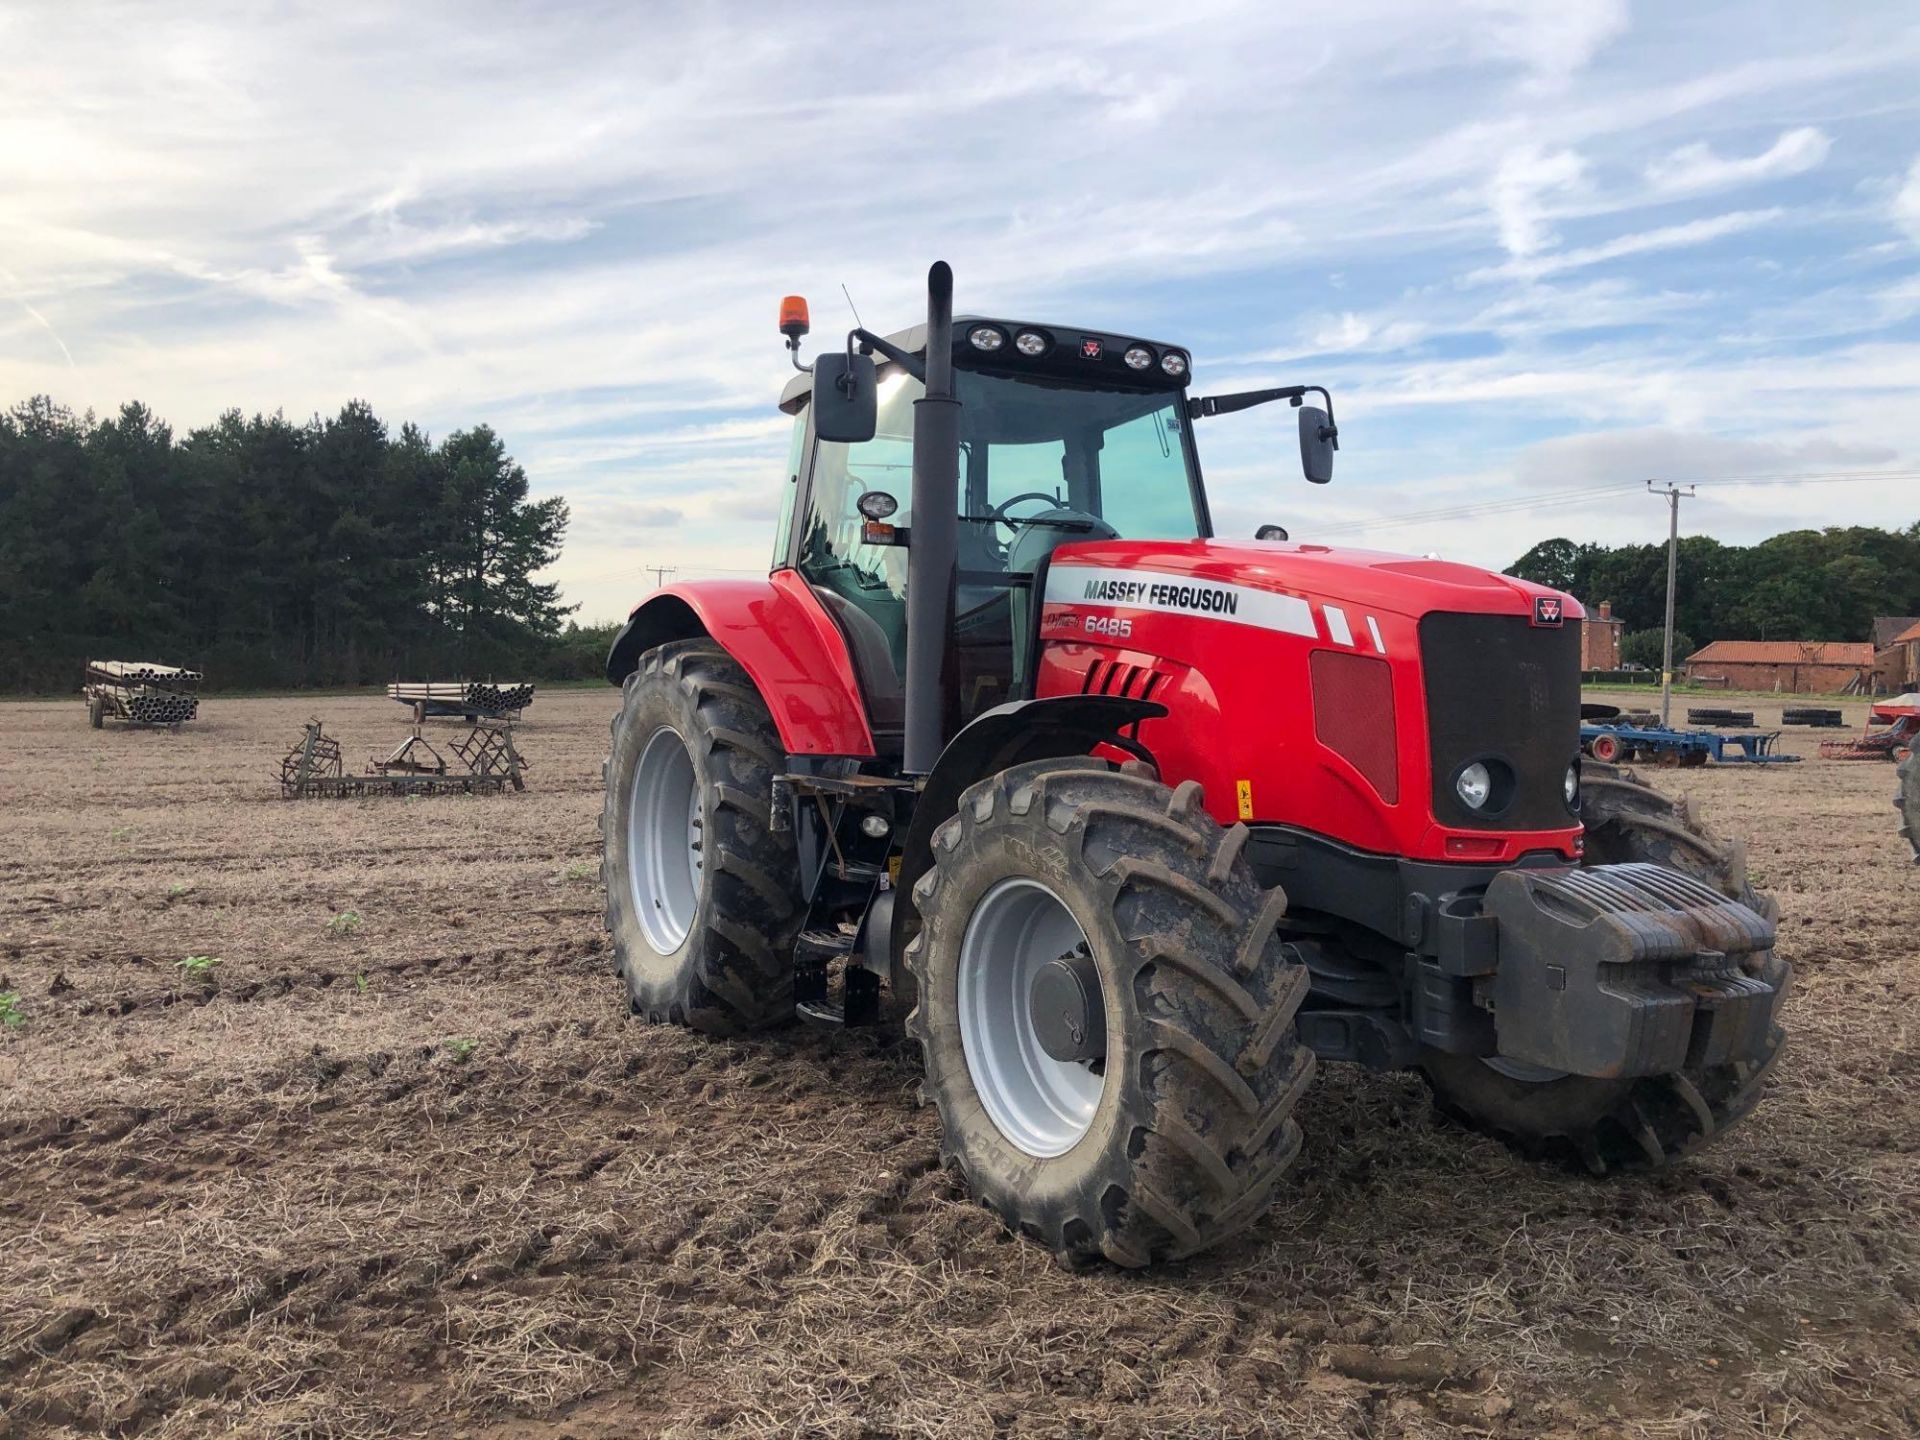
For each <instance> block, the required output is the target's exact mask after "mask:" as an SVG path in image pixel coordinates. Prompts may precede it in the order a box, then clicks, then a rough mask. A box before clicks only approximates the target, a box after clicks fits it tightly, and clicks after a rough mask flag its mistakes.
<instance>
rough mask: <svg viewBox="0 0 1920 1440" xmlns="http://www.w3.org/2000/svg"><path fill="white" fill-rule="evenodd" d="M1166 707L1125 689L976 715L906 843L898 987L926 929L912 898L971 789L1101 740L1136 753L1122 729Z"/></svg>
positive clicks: (930, 779) (928, 791)
mask: <svg viewBox="0 0 1920 1440" xmlns="http://www.w3.org/2000/svg"><path fill="white" fill-rule="evenodd" d="M1166 713H1167V707H1166V706H1164V705H1161V704H1158V703H1156V702H1155V701H1152V700H1134V699H1129V698H1127V697H1125V696H1122V695H1056V696H1051V697H1049V698H1047V699H1044V700H1013V701H1009V702H1008V703H1007V704H1005V705H996V706H994V708H993V709H991V710H988V711H985V712H983V713H982V714H980V715H978V716H976V717H975V718H974V719H973V720H972V721H970V722H969V723H968V724H967V725H966V727H965V728H964V729H962V730H961V731H960V733H959V734H958V735H956V736H954V737H953V739H951V740H949V741H948V742H947V748H946V749H944V750H942V751H941V752H940V758H939V759H938V760H936V761H935V762H934V765H933V769H932V770H931V771H929V772H928V774H927V780H926V784H925V785H924V786H922V787H921V791H920V798H919V800H918V801H917V802H915V804H914V807H913V819H912V821H911V822H909V824H908V825H907V834H906V839H905V841H904V842H903V845H902V850H901V857H900V874H899V876H898V878H897V880H896V882H895V888H896V890H898V891H901V892H904V893H905V895H906V897H907V900H906V903H905V904H895V905H894V907H893V941H892V944H891V945H890V946H889V947H888V951H889V954H890V956H891V957H892V960H893V971H894V977H893V984H894V989H895V991H896V992H899V991H900V989H901V986H902V985H903V984H904V983H906V982H905V980H904V976H903V972H902V969H901V966H900V964H899V957H900V956H901V955H902V954H904V953H905V951H906V948H907V944H908V942H909V941H911V940H912V939H913V937H914V936H915V935H917V934H918V933H919V931H920V913H919V911H917V910H915V909H914V907H913V899H912V897H913V886H914V882H915V881H917V880H918V879H919V878H920V877H921V876H922V875H924V874H926V873H927V871H928V870H930V869H932V868H933V832H934V831H935V830H937V829H939V828H940V826H941V825H942V824H944V823H945V822H946V821H947V820H948V819H949V818H950V817H951V816H952V815H953V814H954V812H955V811H957V810H958V809H959V808H960V796H961V794H962V793H963V792H964V791H965V790H966V788H967V787H968V786H969V785H972V784H973V783H974V782H975V781H977V780H983V779H985V778H986V777H987V776H989V775H993V774H997V773H998V772H1000V771H1002V770H1005V769H1007V768H1008V767H1009V766H1012V765H1020V764H1024V763H1025V762H1026V761H1029V760H1052V759H1063V758H1065V757H1067V756H1072V755H1086V754H1089V753H1091V752H1092V751H1093V749H1094V747H1095V746H1098V745H1111V746H1115V747H1116V748H1118V749H1120V750H1123V751H1126V752H1127V753H1129V754H1132V753H1135V752H1140V745H1139V742H1138V741H1136V740H1133V739H1130V738H1129V737H1127V736H1126V735H1125V734H1123V733H1122V732H1124V731H1125V730H1127V729H1129V728H1131V727H1132V726H1135V725H1138V724H1139V723H1140V722H1141V721H1142V720H1155V719H1158V718H1159V717H1160V716H1162V715H1165V714H1166ZM1140 753H1144V752H1140Z"/></svg>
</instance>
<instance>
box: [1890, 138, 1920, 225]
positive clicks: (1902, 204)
mask: <svg viewBox="0 0 1920 1440" xmlns="http://www.w3.org/2000/svg"><path fill="white" fill-rule="evenodd" d="M1893 221H1894V224H1896V225H1898V226H1899V227H1900V228H1901V229H1902V230H1905V231H1906V232H1907V234H1909V235H1911V236H1912V237H1913V238H1914V240H1915V241H1916V242H1920V158H1916V159H1915V160H1914V162H1913V165H1912V167H1911V168H1910V169H1909V170H1908V171H1907V180H1906V183H1905V184H1904V185H1902V186H1901V187H1900V189H1899V190H1898V191H1897V192H1896V193H1895V194H1894V197H1893Z"/></svg>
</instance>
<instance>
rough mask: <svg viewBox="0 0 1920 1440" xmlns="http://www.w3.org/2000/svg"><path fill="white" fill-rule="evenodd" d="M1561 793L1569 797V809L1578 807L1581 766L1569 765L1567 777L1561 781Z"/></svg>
mask: <svg viewBox="0 0 1920 1440" xmlns="http://www.w3.org/2000/svg"><path fill="white" fill-rule="evenodd" d="M1560 793H1561V794H1563V795H1565V796H1566V797H1567V809H1569V810H1572V809H1576V808H1577V807H1578V806H1579V804H1580V767H1579V766H1578V765H1569V766H1567V774H1566V778H1565V779H1564V780H1562V781H1561V782H1560Z"/></svg>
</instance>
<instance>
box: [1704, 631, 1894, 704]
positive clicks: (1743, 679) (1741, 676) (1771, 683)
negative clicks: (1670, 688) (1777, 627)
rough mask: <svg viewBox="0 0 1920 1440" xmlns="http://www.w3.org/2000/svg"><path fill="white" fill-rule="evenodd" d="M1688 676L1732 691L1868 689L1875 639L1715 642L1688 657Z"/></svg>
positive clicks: (1832, 692) (1817, 692)
mask: <svg viewBox="0 0 1920 1440" xmlns="http://www.w3.org/2000/svg"><path fill="white" fill-rule="evenodd" d="M1685 674H1686V678H1687V679H1689V680H1692V681H1695V682H1701V683H1706V684H1721V685H1725V686H1726V687H1727V688H1728V689H1729V690H1779V691H1783V692H1786V693H1789V694H1795V695H1836V694H1838V693H1839V692H1841V691H1842V690H1845V689H1846V688H1847V687H1848V686H1850V685H1851V686H1856V687H1859V688H1865V687H1866V686H1867V685H1868V684H1869V683H1870V682H1871V679H1872V675H1873V642H1871V641H1869V640H1861V641H1859V642H1857V643H1856V642H1854V641H1850V640H1716V641H1714V642H1713V643H1712V644H1711V645H1708V646H1707V647H1706V648H1704V649H1701V650H1696V651H1694V652H1693V654H1691V655H1689V656H1688V657H1687V662H1686V666H1685Z"/></svg>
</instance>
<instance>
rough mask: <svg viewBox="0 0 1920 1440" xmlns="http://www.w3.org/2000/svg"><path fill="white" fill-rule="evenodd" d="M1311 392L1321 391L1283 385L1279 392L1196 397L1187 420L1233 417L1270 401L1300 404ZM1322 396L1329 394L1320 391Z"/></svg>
mask: <svg viewBox="0 0 1920 1440" xmlns="http://www.w3.org/2000/svg"><path fill="white" fill-rule="evenodd" d="M1309 390H1320V387H1319V386H1318V385H1282V386H1281V387H1280V388H1279V389H1277V390H1242V391H1240V392H1239V393H1237V394H1233V395H1196V396H1194V397H1193V398H1191V399H1190V400H1188V401H1187V418H1188V419H1189V420H1198V419H1200V418H1202V417H1203V416H1206V415H1231V414H1232V413H1233V412H1234V411H1236V410H1251V409H1252V408H1253V407H1254V406H1255V405H1265V404H1266V403H1267V402H1268V401H1270V400H1291V401H1292V402H1293V403H1294V404H1296V405H1298V404H1299V403H1300V397H1301V396H1302V395H1304V394H1306V393H1307V391H1309ZM1320 393H1321V394H1322V395H1324V394H1326V393H1327V392H1326V391H1324V390H1320Z"/></svg>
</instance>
